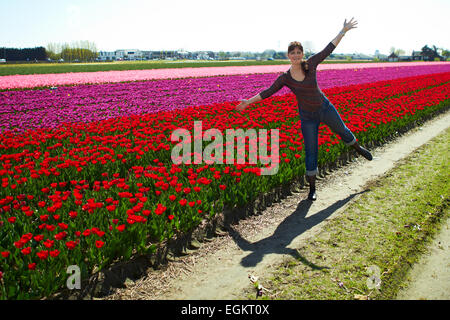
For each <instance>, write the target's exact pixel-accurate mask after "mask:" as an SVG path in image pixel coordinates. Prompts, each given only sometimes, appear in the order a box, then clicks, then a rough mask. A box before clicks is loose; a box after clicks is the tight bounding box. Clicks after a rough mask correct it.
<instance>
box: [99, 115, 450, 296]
mask: <svg viewBox="0 0 450 320" xmlns="http://www.w3.org/2000/svg"><path fill="white" fill-rule="evenodd" d="M449 126H450V111H449V112H446V113H444V114H442V115H439V116H438V117H436V118H435V119H433V120H430V121H428V122H427V123H426V124H424V125H423V126H422V127H420V128H416V129H413V130H411V131H410V132H408V133H406V134H404V135H403V136H402V137H400V138H398V139H396V140H395V141H393V142H391V143H388V144H386V145H384V146H382V147H378V148H376V149H374V150H372V154H373V156H374V159H373V161H371V162H369V161H367V160H365V159H363V158H361V157H358V159H357V160H356V161H353V162H352V163H350V164H349V165H347V166H345V167H343V168H340V169H338V170H336V171H333V172H332V173H331V174H329V175H327V176H326V177H325V178H324V179H321V180H319V181H318V182H317V189H318V193H317V195H318V199H317V201H315V202H312V203H311V202H310V201H307V200H305V199H306V196H307V193H306V190H302V192H300V193H294V194H293V195H291V196H289V197H287V198H286V199H284V200H283V201H282V202H280V203H276V204H274V205H272V206H271V207H269V208H267V209H266V210H265V211H264V212H263V214H261V215H257V216H252V217H250V218H247V219H246V220H242V221H241V222H240V223H239V224H238V225H233V226H232V227H231V230H230V232H229V233H227V234H225V235H224V236H221V237H217V238H215V239H214V240H213V241H211V242H208V243H205V244H203V245H202V247H201V248H200V249H199V250H196V251H195V252H194V253H191V254H189V255H187V256H184V257H182V258H181V259H178V260H176V261H174V262H171V263H169V265H168V266H167V268H165V269H164V270H160V271H154V272H151V273H149V274H148V276H147V277H146V278H144V279H140V280H138V281H136V283H134V284H133V285H130V286H129V287H128V288H126V289H118V290H117V291H116V293H115V294H113V295H110V296H108V297H106V299H171V300H177V299H194V300H195V299H200V300H203V299H237V298H241V297H242V294H243V290H244V289H245V288H249V287H250V286H251V283H250V281H249V278H248V275H249V274H252V275H256V276H263V275H264V274H266V273H265V272H266V271H267V270H270V268H271V267H272V266H275V265H277V264H279V262H280V261H281V260H282V259H283V257H284V256H287V255H294V256H295V250H294V249H293V248H296V247H299V246H300V245H301V244H302V243H303V242H304V241H305V239H308V238H310V237H313V236H314V235H315V234H317V233H318V232H319V231H320V229H321V227H322V226H323V225H324V224H325V223H326V221H328V220H330V219H333V218H335V217H337V216H339V214H341V212H342V211H343V210H344V209H345V207H346V206H347V205H348V204H349V202H351V201H354V200H356V199H357V198H358V196H359V194H360V193H362V192H363V190H364V189H365V188H364V186H365V185H366V183H368V182H369V181H371V180H373V179H376V178H378V177H380V176H382V175H383V174H384V173H385V172H386V171H388V170H389V169H391V168H392V167H394V166H395V165H396V162H397V161H399V160H400V159H402V158H404V157H405V156H407V155H408V154H409V153H411V152H413V151H414V150H415V149H416V148H418V147H420V146H421V145H422V144H425V143H427V141H429V140H430V139H432V138H434V137H435V136H437V135H438V134H439V133H440V132H442V131H443V130H444V129H446V128H447V127H449ZM443 229H445V227H444V228H443ZM447 243H448V242H447ZM447 249H448V247H447ZM447 253H448V251H447ZM447 259H448V255H447ZM445 268H446V269H448V268H447V267H445ZM447 277H448V274H447ZM427 285H428V283H427ZM447 292H448V290H447Z"/></svg>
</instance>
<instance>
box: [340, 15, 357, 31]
mask: <svg viewBox="0 0 450 320" xmlns="http://www.w3.org/2000/svg"><path fill="white" fill-rule="evenodd" d="M357 24H358V22H357V21H356V20H355V21H353V18H352V19H351V20H350V21H349V22H347V19H345V21H344V27H343V28H342V31H343V32H347V31H349V30H351V29H354V28H356V25H357Z"/></svg>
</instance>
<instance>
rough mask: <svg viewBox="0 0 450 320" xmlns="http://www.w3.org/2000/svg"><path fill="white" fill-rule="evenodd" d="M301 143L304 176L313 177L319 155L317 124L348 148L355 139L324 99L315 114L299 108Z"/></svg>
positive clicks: (334, 109) (330, 104)
mask: <svg viewBox="0 0 450 320" xmlns="http://www.w3.org/2000/svg"><path fill="white" fill-rule="evenodd" d="M299 114H300V121H301V128H302V134H303V141H304V144H305V166H306V175H308V176H313V175H316V174H317V173H318V171H317V156H318V154H319V124H320V123H321V122H323V123H325V124H326V125H327V126H328V127H329V128H330V129H331V131H332V132H334V133H335V134H337V135H338V136H340V137H341V139H342V141H344V143H345V144H346V145H348V146H351V145H353V144H355V143H356V137H355V136H354V135H353V133H352V132H351V131H350V130H349V129H348V128H347V126H346V125H345V123H344V121H342V118H341V116H340V115H339V113H338V112H337V110H336V108H335V107H334V106H333V104H332V103H331V102H330V101H329V100H328V99H327V98H326V97H324V101H323V103H322V106H321V107H320V109H319V110H318V111H316V112H311V111H307V110H302V109H301V108H299Z"/></svg>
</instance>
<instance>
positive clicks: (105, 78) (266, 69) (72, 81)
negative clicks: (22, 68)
mask: <svg viewBox="0 0 450 320" xmlns="http://www.w3.org/2000/svg"><path fill="white" fill-rule="evenodd" d="M448 64H450V63H449V62H398V63H338V64H321V65H319V67H318V70H346V69H358V70H359V69H367V68H380V67H382V68H393V67H394V68H395V67H403V66H409V67H412V66H430V65H433V66H436V65H448ZM288 68H289V65H286V64H285V65H265V66H229V67H200V68H167V69H150V70H129V71H98V72H75V73H72V72H70V73H58V74H34V75H11V76H2V77H0V90H5V89H18V88H35V87H46V86H48V87H51V86H62V85H80V84H100V83H117V82H124V81H143V80H157V79H180V78H190V77H213V76H226V75H239V74H240V75H244V74H255V73H275V72H283V71H285V70H287V69H288Z"/></svg>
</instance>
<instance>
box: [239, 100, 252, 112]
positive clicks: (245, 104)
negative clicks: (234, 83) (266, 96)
mask: <svg viewBox="0 0 450 320" xmlns="http://www.w3.org/2000/svg"><path fill="white" fill-rule="evenodd" d="M248 105H249V103H248V100H247V99H241V103H239V104H238V105H237V106H236V110H238V111H243V110H244V109H245V108H247V107H248Z"/></svg>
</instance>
